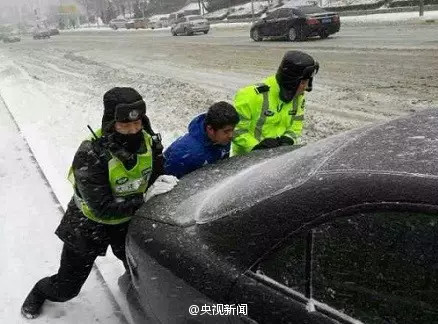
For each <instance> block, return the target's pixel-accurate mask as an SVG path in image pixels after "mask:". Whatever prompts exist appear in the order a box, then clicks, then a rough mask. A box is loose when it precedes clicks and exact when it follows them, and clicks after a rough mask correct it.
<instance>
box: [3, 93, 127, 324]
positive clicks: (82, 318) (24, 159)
mask: <svg viewBox="0 0 438 324" xmlns="http://www.w3.org/2000/svg"><path fill="white" fill-rule="evenodd" d="M0 121H1V122H0V135H1V137H2V141H1V142H0V143H1V144H0V166H1V168H0V180H1V186H0V205H1V206H2V208H1V210H0V229H1V234H0V257H1V259H2V260H3V261H2V266H1V267H0V287H2V294H1V295H0V305H1V307H0V322H1V323H12V324H18V323H27V322H29V321H27V320H25V319H23V318H22V317H21V315H20V307H21V304H22V302H23V301H24V298H25V297H26V295H27V294H28V293H29V291H30V289H31V288H32V286H33V285H34V284H35V283H36V282H37V280H39V279H41V278H42V277H44V276H48V275H52V274H54V273H56V271H57V269H58V266H59V257H60V252H61V248H62V243H61V241H60V240H59V239H58V238H57V237H56V236H55V235H54V233H53V232H54V230H55V229H56V226H57V225H58V223H59V220H60V218H61V216H62V210H60V209H61V208H60V206H59V205H58V204H57V202H56V200H55V199H54V197H53V193H52V192H51V189H50V187H49V185H48V184H47V182H46V181H45V179H44V177H43V176H42V175H41V173H40V170H38V167H37V164H36V162H35V161H34V160H33V157H32V153H31V152H30V151H29V147H28V146H27V144H26V142H25V140H24V139H23V137H22V136H23V135H22V134H21V133H20V132H19V130H18V128H17V126H16V124H14V121H13V119H12V118H11V116H10V115H9V113H8V111H7V109H6V106H5V105H4V104H3V101H2V100H1V98H0ZM43 312H44V315H43V316H41V317H40V318H38V319H35V320H32V323H35V324H38V323H68V324H76V323H93V322H102V323H114V324H117V323H126V320H125V319H124V316H123V315H122V314H121V313H120V310H119V308H118V306H117V304H116V303H115V300H114V299H113V297H112V296H111V293H110V291H109V290H108V287H107V286H106V285H105V282H104V281H103V279H102V277H101V275H100V273H99V272H98V271H97V270H96V269H93V271H92V272H91V274H90V277H89V279H88V280H87V282H86V283H85V285H84V287H83V289H82V291H81V293H80V294H79V296H78V297H77V298H75V299H73V300H71V301H69V302H66V303H60V304H58V303H51V302H46V303H45V305H44V308H43Z"/></svg>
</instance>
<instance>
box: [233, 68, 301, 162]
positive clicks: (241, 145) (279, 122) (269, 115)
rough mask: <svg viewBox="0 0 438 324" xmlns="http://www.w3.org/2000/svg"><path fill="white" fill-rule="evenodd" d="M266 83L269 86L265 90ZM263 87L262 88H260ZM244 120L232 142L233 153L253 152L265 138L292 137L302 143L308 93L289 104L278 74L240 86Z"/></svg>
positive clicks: (239, 101) (239, 102)
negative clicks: (282, 95)
mask: <svg viewBox="0 0 438 324" xmlns="http://www.w3.org/2000/svg"><path fill="white" fill-rule="evenodd" d="M263 85H267V86H268V87H269V90H268V91H263V89H262V88H263ZM260 89H262V90H261V91H259V90H260ZM234 107H235V108H236V110H237V112H238V114H239V117H240V122H239V123H238V124H237V126H236V129H235V133H234V138H233V141H232V145H231V151H232V155H239V154H244V153H247V152H250V151H251V150H252V149H253V147H254V146H256V145H257V144H258V143H260V142H261V141H262V140H264V139H265V138H276V137H280V136H288V137H290V138H292V139H293V140H294V142H295V143H296V144H297V143H299V140H300V137H301V133H302V129H303V120H304V108H305V98H304V94H301V95H298V96H295V97H294V99H293V100H292V101H291V102H289V103H285V102H283V101H281V99H280V87H279V86H278V83H277V80H276V79H275V75H273V76H271V77H269V78H267V79H265V80H264V81H263V84H255V85H251V86H248V87H245V88H242V89H240V90H239V91H238V92H237V94H236V96H235V98H234Z"/></svg>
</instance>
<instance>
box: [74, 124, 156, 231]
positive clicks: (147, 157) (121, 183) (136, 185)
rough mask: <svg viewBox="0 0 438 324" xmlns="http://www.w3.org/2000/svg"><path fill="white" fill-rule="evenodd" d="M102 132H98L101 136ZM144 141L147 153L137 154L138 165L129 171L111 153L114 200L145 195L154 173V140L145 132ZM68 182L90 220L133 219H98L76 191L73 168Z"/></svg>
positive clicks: (119, 219) (125, 218) (120, 220)
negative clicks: (134, 195)
mask: <svg viewBox="0 0 438 324" xmlns="http://www.w3.org/2000/svg"><path fill="white" fill-rule="evenodd" d="M100 133H101V132H100V131H98V132H96V134H97V136H100ZM143 136H144V140H145V143H146V147H147V152H146V153H144V154H137V163H136V165H135V166H134V167H133V168H132V169H129V170H127V169H126V168H125V166H124V165H123V163H122V162H121V161H120V160H119V159H118V158H117V157H115V156H114V155H113V154H111V153H110V156H111V159H110V160H109V161H108V181H109V184H110V187H111V191H112V193H113V196H114V199H115V200H116V201H117V199H124V198H123V197H125V196H128V195H132V194H141V193H144V192H145V191H146V189H147V186H148V181H149V178H150V176H151V173H152V139H151V137H150V135H149V134H147V133H146V132H145V131H143ZM68 180H69V181H70V182H71V183H72V185H73V188H74V191H75V193H74V201H75V203H76V206H77V207H78V208H79V209H80V210H81V211H82V213H83V214H84V215H85V216H86V217H88V218H89V219H91V220H93V221H95V222H98V223H103V224H112V225H114V224H121V223H124V222H127V221H129V220H130V219H131V215H126V216H122V217H120V216H111V215H105V217H98V216H97V215H95V214H94V212H93V211H92V210H91V208H89V206H88V205H87V203H86V202H85V200H84V199H82V197H80V195H79V193H78V192H77V190H76V185H75V178H74V173H73V168H70V171H69V175H68Z"/></svg>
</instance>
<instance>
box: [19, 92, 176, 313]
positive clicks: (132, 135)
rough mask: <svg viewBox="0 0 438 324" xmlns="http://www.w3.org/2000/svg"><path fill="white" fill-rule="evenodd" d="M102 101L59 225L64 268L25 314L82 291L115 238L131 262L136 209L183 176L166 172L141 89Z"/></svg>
mask: <svg viewBox="0 0 438 324" xmlns="http://www.w3.org/2000/svg"><path fill="white" fill-rule="evenodd" d="M103 103H104V114H103V118H102V128H101V129H99V130H96V132H94V131H92V133H93V135H92V136H90V138H89V139H86V140H84V141H83V142H82V144H81V145H80V147H79V149H78V151H77V152H76V154H75V156H74V159H73V164H72V167H71V169H70V173H69V180H70V181H71V182H72V184H73V188H74V195H73V198H72V199H71V201H70V203H69V205H68V208H67V211H66V212H65V214H64V217H63V218H62V221H61V224H60V225H59V227H58V228H57V230H56V234H57V235H58V237H59V238H60V239H61V240H62V241H63V242H64V245H63V249H62V254H61V264H60V267H59V270H58V273H57V274H55V275H53V276H51V277H46V278H43V279H41V280H40V281H38V282H37V283H36V285H35V286H34V287H33V289H32V290H31V292H30V293H29V295H28V296H27V298H26V300H25V301H24V304H23V306H22V308H21V313H22V315H23V316H24V317H26V318H35V317H37V316H38V315H39V314H40V312H41V308H42V306H43V304H44V301H45V300H50V301H55V302H64V301H67V300H70V299H72V298H74V297H75V296H77V295H78V294H79V291H80V290H81V288H82V285H83V284H84V283H85V280H86V279H87V277H88V275H89V274H90V271H91V268H92V266H93V263H94V261H95V259H96V258H97V257H98V256H103V255H105V253H106V250H107V248H108V246H109V245H110V246H111V249H112V251H113V253H114V255H115V256H116V257H117V258H119V259H120V260H121V261H122V262H123V264H124V265H125V268H127V262H126V257H125V237H126V232H127V228H128V224H129V220H130V219H131V216H132V215H133V214H134V212H135V211H136V210H137V209H138V208H139V207H140V206H141V205H142V204H143V203H144V201H146V200H148V199H150V198H151V197H153V196H155V195H157V194H161V193H164V192H167V191H169V190H171V189H172V188H173V187H174V186H175V185H176V183H177V181H178V180H177V179H176V178H175V177H173V176H166V175H161V173H162V170H163V165H162V164H163V161H162V146H161V141H160V137H159V134H155V133H154V132H153V131H152V129H151V126H150V123H149V119H148V118H147V117H146V104H145V102H144V101H143V98H142V97H141V95H140V94H139V93H138V92H137V91H136V90H134V89H132V88H113V89H111V90H109V91H108V92H106V93H105V95H104V97H103ZM151 184H152V185H151Z"/></svg>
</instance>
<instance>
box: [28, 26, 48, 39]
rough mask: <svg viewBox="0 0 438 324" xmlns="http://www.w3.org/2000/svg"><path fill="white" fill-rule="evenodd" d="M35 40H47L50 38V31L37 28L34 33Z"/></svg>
mask: <svg viewBox="0 0 438 324" xmlns="http://www.w3.org/2000/svg"><path fill="white" fill-rule="evenodd" d="M32 37H33V39H46V38H50V31H49V30H48V29H41V28H35V29H33V31H32Z"/></svg>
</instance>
